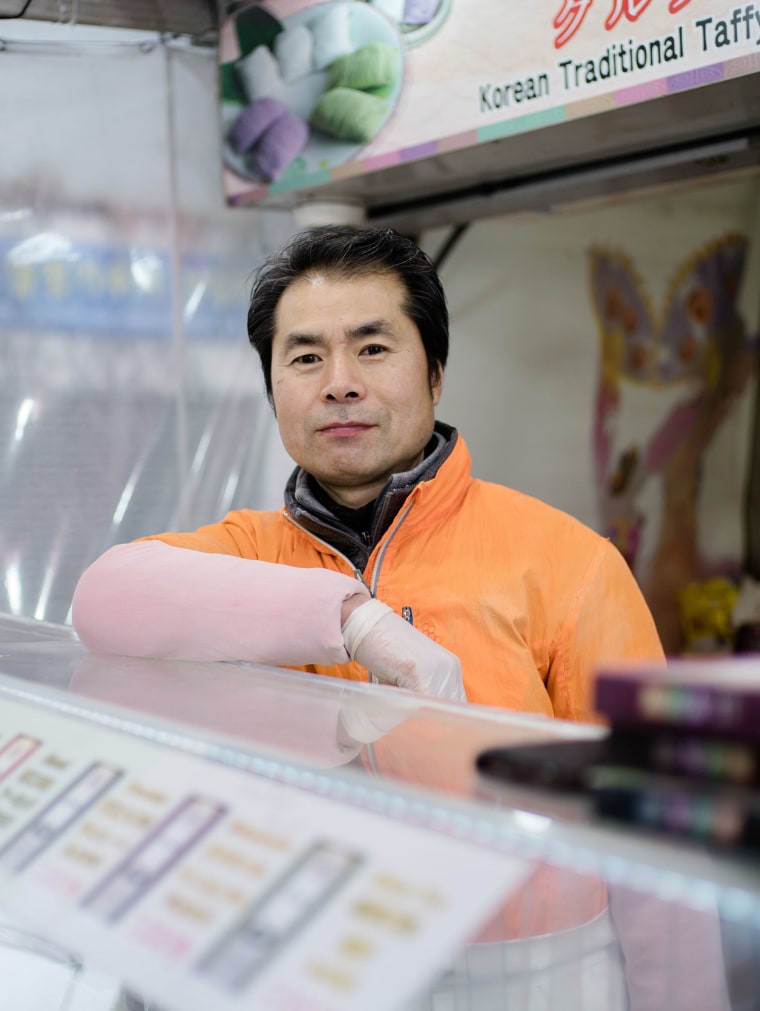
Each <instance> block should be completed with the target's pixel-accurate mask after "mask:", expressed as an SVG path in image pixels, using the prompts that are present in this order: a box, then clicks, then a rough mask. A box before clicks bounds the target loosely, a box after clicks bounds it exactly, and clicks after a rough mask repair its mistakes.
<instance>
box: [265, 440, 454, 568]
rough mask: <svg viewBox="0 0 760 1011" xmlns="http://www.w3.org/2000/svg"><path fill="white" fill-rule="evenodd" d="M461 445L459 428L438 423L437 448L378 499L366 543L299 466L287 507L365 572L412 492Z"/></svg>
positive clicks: (299, 521)
mask: <svg viewBox="0 0 760 1011" xmlns="http://www.w3.org/2000/svg"><path fill="white" fill-rule="evenodd" d="M457 442H461V439H460V438H459V435H458V433H457V431H456V429H455V428H452V427H451V426H450V425H446V424H444V423H443V422H441V421H437V422H436V423H435V428H434V431H433V438H432V439H431V444H434V445H433V448H432V450H430V451H429V452H428V454H427V456H426V457H425V459H424V460H423V461H422V462H421V463H419V464H418V465H417V466H416V467H414V468H413V469H412V470H409V471H405V472H404V473H401V474H393V475H392V476H391V477H390V478H388V480H387V482H386V483H385V486H384V488H383V490H382V491H381V492H380V494H379V495H378V497H377V498H376V499H375V502H374V507H373V509H372V518H371V524H370V531H369V536H368V538H367V540H366V541H365V540H363V539H362V537H361V536H360V535H359V534H358V533H357V532H356V531H355V530H353V529H352V528H351V527H350V526H348V524H346V523H344V522H343V521H342V520H341V519H340V518H339V517H338V516H336V515H335V513H334V512H333V511H332V510H331V509H330V508H329V507H328V505H327V504H325V503H323V501H320V499H319V498H317V496H316V495H315V494H314V489H313V485H312V481H313V478H311V476H310V475H309V474H308V473H307V472H306V471H305V470H303V468H301V467H296V469H295V470H294V471H293V473H292V474H291V475H290V478H289V479H288V483H287V485H286V487H285V508H286V509H287V511H288V513H289V514H290V516H291V518H292V519H293V520H295V522H296V523H297V524H298V525H299V526H301V527H303V528H304V529H305V530H308V531H309V533H312V534H314V535H315V536H316V537H319V538H320V539H321V540H323V541H326V542H327V543H328V544H330V545H331V547H333V548H335V549H336V550H338V551H340V552H341V554H343V555H345V556H346V557H347V558H349V559H350V561H351V563H352V564H353V565H354V566H355V567H356V568H357V569H358V570H359V571H362V572H363V571H364V569H365V568H366V565H367V562H368V560H369V556H370V554H371V553H372V549H373V548H374V547H375V545H376V544H377V543H378V542H379V541H380V540H381V538H382V536H383V534H384V533H385V532H386V531H387V530H388V528H389V527H390V525H391V523H392V522H393V520H394V519H395V518H396V516H397V515H398V513H399V511H400V509H401V507H402V506H403V504H404V502H405V501H406V500H407V498H408V497H409V495H410V493H411V492H413V491H414V489H415V488H417V487H418V486H419V485H421V484H423V483H426V482H430V481H432V479H433V478H434V477H436V475H437V474H438V472H439V470H440V468H441V467H442V466H443V464H444V463H445V462H446V460H448V458H449V457H450V456H451V454H452V452H453V450H454V448H455V446H456V445H457ZM462 448H464V447H462ZM465 452H466V450H465ZM468 468H469V455H468ZM322 498H324V496H322Z"/></svg>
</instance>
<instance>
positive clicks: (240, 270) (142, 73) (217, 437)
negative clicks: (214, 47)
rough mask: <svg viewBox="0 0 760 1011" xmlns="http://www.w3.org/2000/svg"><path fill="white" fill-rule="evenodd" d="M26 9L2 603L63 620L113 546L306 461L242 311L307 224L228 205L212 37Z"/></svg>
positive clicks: (8, 208) (12, 246)
mask: <svg viewBox="0 0 760 1011" xmlns="http://www.w3.org/2000/svg"><path fill="white" fill-rule="evenodd" d="M8 28H9V29H10V26H8ZM13 29H14V32H15V34H16V35H20V36H21V37H20V38H10V39H9V40H7V41H6V48H5V51H3V53H2V63H3V71H4V75H5V76H4V79H5V81H6V86H7V91H6V96H8V95H10V94H12V95H13V99H12V105H13V110H12V111H13V115H12V116H9V117H6V131H5V134H4V143H3V146H4V151H5V154H4V156H3V159H2V163H1V164H0V194H2V196H0V370H1V372H2V383H1V384H0V565H1V566H2V571H3V580H2V583H1V584H0V611H4V612H6V613H8V614H11V615H19V616H26V617H28V618H33V619H37V620H39V621H55V622H67V621H68V612H69V607H70V602H71V596H72V592H73V589H74V586H75V583H76V579H77V577H78V575H79V574H80V573H81V571H82V570H83V569H84V568H85V567H86V566H87V565H88V564H89V563H90V562H91V561H92V560H93V559H94V558H95V557H96V556H97V555H98V554H100V553H101V552H102V551H104V550H105V549H106V548H107V547H109V546H110V545H112V544H114V543H119V542H123V541H127V540H130V539H132V538H134V537H138V536H141V535H144V534H148V533H154V532H159V531H161V530H166V529H178V528H192V527H195V526H198V525H200V524H202V523H205V522H210V521H212V520H216V519H218V518H219V517H220V516H221V515H223V514H224V512H225V511H226V510H227V509H230V508H235V507H239V506H251V507H254V508H267V507H269V508H276V507H277V506H279V504H280V502H281V496H282V487H283V484H284V480H285V475H286V474H287V472H288V471H289V469H290V467H291V466H292V464H291V462H290V461H289V460H288V459H287V457H285V454H284V451H283V450H282V449H281V447H280V443H279V439H278V438H277V435H276V426H275V422H274V419H273V416H272V413H271V410H270V408H269V405H268V404H267V402H266V398H265V395H264V389H263V381H262V379H261V377H260V372H259V367H258V362H257V357H256V354H255V352H254V351H253V350H252V349H251V347H250V345H249V344H248V340H247V335H246V330H245V317H246V309H247V284H248V281H249V278H250V275H251V273H252V272H253V271H254V270H255V268H256V267H257V266H258V264H259V263H260V262H261V260H262V259H263V258H264V256H265V255H266V254H267V253H268V252H269V251H270V250H271V249H273V248H276V247H277V246H279V245H281V244H282V242H283V241H284V240H285V239H286V238H287V237H288V235H289V234H290V233H291V232H293V231H295V228H294V226H293V223H292V220H291V217H290V215H289V214H285V213H278V212H264V211H261V212H259V211H257V212H252V213H250V214H244V215H241V214H240V213H239V212H237V213H235V212H230V211H228V210H226V209H225V208H224V206H223V200H222V196H221V181H220V179H219V178H218V171H219V170H218V164H219V159H218V144H219V141H218V127H217V118H216V117H217V113H216V108H215V104H214V94H215V85H214V73H215V64H214V60H213V55H212V53H210V52H209V51H208V50H202V49H197V48H192V47H190V46H187V45H184V44H182V43H178V42H173V43H166V42H165V41H164V40H161V39H159V38H158V37H157V36H148V35H146V33H141V34H140V33H138V34H139V37H137V35H136V33H120V32H118V31H112V30H109V31H105V30H103V32H102V34H98V32H97V30H95V29H91V28H90V29H87V30H85V29H81V30H77V29H75V28H74V27H73V26H60V25H58V26H56V25H46V26H40V25H37V26H35V25H34V23H31V24H30V23H27V22H22V23H18V22H16V23H14V25H13ZM5 31H6V25H5V24H4V26H3V34H5ZM6 100H7V101H11V100H10V99H8V98H7V97H6Z"/></svg>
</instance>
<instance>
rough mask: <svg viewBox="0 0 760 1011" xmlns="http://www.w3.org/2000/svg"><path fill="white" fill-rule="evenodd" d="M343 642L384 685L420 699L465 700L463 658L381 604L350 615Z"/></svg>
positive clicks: (370, 602) (367, 604)
mask: <svg viewBox="0 0 760 1011" xmlns="http://www.w3.org/2000/svg"><path fill="white" fill-rule="evenodd" d="M343 641H344V643H345V646H346V650H347V651H348V654H349V656H350V657H351V659H352V660H356V661H357V663H360V664H361V665H362V666H363V667H366V668H367V670H369V671H371V672H372V673H373V674H374V675H375V677H377V678H378V679H379V680H380V681H385V682H387V683H388V684H392V685H398V687H399V688H409V689H411V691H413V692H419V693H420V694H421V695H433V696H435V697H436V698H439V699H454V700H455V701H457V702H466V701H467V696H466V695H465V693H464V685H463V684H462V666H461V664H460V662H459V658H458V657H456V656H454V654H453V653H450V652H449V651H448V650H447V649H444V648H443V646H439V645H438V643H437V642H433V640H432V639H429V638H428V637H427V636H426V635H424V634H423V633H422V632H420V631H418V630H417V629H416V628H414V626H413V625H410V624H409V622H408V621H405V620H404V619H403V618H402V617H400V616H399V615H398V614H396V613H395V611H393V610H392V609H391V608H390V607H388V605H387V604H383V603H382V601H380V600H375V599H372V600H368V601H366V602H365V603H364V604H362V605H361V606H360V607H357V608H356V610H354V611H352V613H351V614H350V615H349V616H348V618H347V619H346V621H345V623H344V625H343Z"/></svg>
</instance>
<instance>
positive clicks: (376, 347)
mask: <svg viewBox="0 0 760 1011" xmlns="http://www.w3.org/2000/svg"><path fill="white" fill-rule="evenodd" d="M387 350H388V349H387V348H386V347H383V345H382V344H368V345H367V346H366V347H365V348H362V349H361V352H360V354H363V355H381V354H382V353H383V351H387Z"/></svg>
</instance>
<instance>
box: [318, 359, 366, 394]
mask: <svg viewBox="0 0 760 1011" xmlns="http://www.w3.org/2000/svg"><path fill="white" fill-rule="evenodd" d="M322 377H323V381H322V399H323V400H328V401H331V402H338V403H341V402H342V401H344V400H361V399H362V398H363V397H364V395H365V393H366V390H365V386H364V381H363V379H362V375H361V368H360V366H359V364H358V363H357V362H356V360H355V359H354V357H353V356H352V355H343V354H338V355H331V356H330V358H329V359H328V360H327V361H326V362H325V367H324V369H323V372H322Z"/></svg>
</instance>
